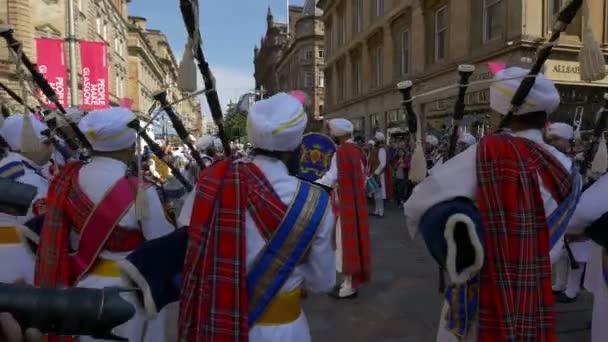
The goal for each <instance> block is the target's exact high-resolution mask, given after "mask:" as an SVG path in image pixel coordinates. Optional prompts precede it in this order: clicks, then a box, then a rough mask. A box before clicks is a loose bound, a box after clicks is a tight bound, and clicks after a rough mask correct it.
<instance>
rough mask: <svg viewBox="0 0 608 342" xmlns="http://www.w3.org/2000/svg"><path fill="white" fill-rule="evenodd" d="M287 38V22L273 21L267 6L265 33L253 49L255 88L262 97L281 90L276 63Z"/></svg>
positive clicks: (279, 58)
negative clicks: (258, 44)
mask: <svg viewBox="0 0 608 342" xmlns="http://www.w3.org/2000/svg"><path fill="white" fill-rule="evenodd" d="M290 12H291V10H290ZM288 40H289V37H288V30H287V24H285V23H279V22H275V21H274V16H273V14H272V10H271V9H270V7H268V14H267V15H266V34H265V35H264V37H262V39H261V40H260V46H259V47H258V46H256V47H255V48H254V49H253V64H254V68H255V71H254V75H253V77H254V78H255V89H257V90H258V91H260V92H261V93H262V96H263V97H268V96H272V95H274V94H276V93H278V92H280V91H281V89H280V86H279V77H278V73H277V64H278V62H279V60H281V56H282V55H283V51H284V50H285V46H287V42H288Z"/></svg>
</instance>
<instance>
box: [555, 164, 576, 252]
mask: <svg viewBox="0 0 608 342" xmlns="http://www.w3.org/2000/svg"><path fill="white" fill-rule="evenodd" d="M570 178H571V179H572V189H573V190H572V191H570V194H569V195H568V197H566V199H565V200H564V201H563V202H562V203H561V204H560V205H559V207H557V209H555V210H554V211H553V212H552V213H551V215H549V217H548V218H547V226H548V227H549V246H550V248H553V246H555V244H556V243H557V242H558V241H559V240H560V239H561V238H562V236H564V233H565V232H566V228H567V227H568V222H570V219H571V218H572V215H573V214H574V209H576V205H577V204H578V200H579V199H580V198H581V193H582V185H581V184H582V183H581V182H582V181H581V176H580V175H579V174H578V170H577V169H576V166H575V165H574V163H573V164H572V170H571V173H570Z"/></svg>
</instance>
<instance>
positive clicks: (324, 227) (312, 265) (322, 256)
mask: <svg viewBox="0 0 608 342" xmlns="http://www.w3.org/2000/svg"><path fill="white" fill-rule="evenodd" d="M335 224H336V218H335V217H334V214H333V213H332V211H331V208H329V207H328V208H327V215H326V216H325V219H324V220H323V222H322V223H321V226H320V227H319V228H318V231H317V235H316V236H315V238H314V240H313V242H312V244H311V248H310V254H309V256H308V260H307V262H306V263H305V264H304V265H302V270H303V272H304V278H305V284H306V288H307V289H308V290H310V291H311V292H315V293H319V292H326V291H329V290H330V289H331V288H332V287H334V286H335V284H336V257H335V252H334V250H333V243H332V241H333V234H334V227H335Z"/></svg>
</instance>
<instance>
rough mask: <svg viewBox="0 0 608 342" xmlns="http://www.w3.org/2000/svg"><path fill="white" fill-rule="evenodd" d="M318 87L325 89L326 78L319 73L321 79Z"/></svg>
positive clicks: (318, 81) (318, 80)
mask: <svg viewBox="0 0 608 342" xmlns="http://www.w3.org/2000/svg"><path fill="white" fill-rule="evenodd" d="M317 87H319V88H324V87H325V76H324V74H323V73H322V72H320V73H319V78H318V79H317Z"/></svg>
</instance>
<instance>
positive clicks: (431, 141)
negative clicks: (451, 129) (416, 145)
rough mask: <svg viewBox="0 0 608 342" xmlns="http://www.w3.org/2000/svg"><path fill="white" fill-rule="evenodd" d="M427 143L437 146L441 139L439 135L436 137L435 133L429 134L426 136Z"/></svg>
mask: <svg viewBox="0 0 608 342" xmlns="http://www.w3.org/2000/svg"><path fill="white" fill-rule="evenodd" d="M425 141H426V143H427V144H429V145H432V146H437V145H439V139H437V137H435V136H434V135H430V134H429V135H427V136H426V140H425Z"/></svg>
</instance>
